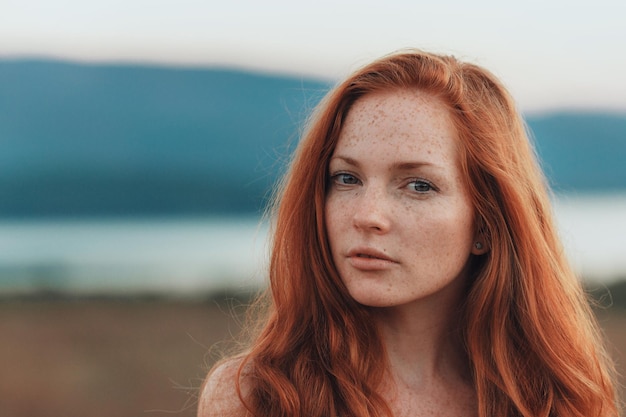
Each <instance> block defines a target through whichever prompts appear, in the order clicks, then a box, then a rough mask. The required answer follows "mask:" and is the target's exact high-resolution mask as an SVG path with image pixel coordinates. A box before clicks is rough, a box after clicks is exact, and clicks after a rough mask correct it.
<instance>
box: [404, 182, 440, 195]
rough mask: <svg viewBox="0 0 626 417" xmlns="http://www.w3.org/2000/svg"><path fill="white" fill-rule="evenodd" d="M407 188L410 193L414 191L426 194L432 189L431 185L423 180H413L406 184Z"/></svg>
mask: <svg viewBox="0 0 626 417" xmlns="http://www.w3.org/2000/svg"><path fill="white" fill-rule="evenodd" d="M408 186H409V187H410V188H411V190H412V191H416V192H418V193H427V192H429V191H432V190H433V189H434V187H433V185H432V184H431V183H429V182H428V181H424V180H413V181H411V182H410V183H409V184H408Z"/></svg>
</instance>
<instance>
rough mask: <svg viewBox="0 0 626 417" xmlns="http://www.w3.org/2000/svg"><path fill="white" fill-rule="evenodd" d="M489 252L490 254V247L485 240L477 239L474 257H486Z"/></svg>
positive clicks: (473, 249)
mask: <svg viewBox="0 0 626 417" xmlns="http://www.w3.org/2000/svg"><path fill="white" fill-rule="evenodd" d="M487 252H489V245H487V243H486V242H485V239H482V238H480V239H477V240H476V241H475V242H474V244H472V254H473V255H484V254H485V253H487Z"/></svg>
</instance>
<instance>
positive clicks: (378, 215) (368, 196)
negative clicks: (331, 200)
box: [353, 187, 391, 233]
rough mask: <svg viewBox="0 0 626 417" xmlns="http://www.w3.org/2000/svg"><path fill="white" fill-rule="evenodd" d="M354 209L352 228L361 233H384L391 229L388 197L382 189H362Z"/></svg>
mask: <svg viewBox="0 0 626 417" xmlns="http://www.w3.org/2000/svg"><path fill="white" fill-rule="evenodd" d="M360 197H361V198H359V199H358V201H356V204H355V208H354V216H353V221H354V226H355V227H356V228H357V229H361V230H363V231H370V232H375V233H386V232H387V231H389V228H390V227H391V217H390V215H391V206H390V202H389V196H387V195H386V192H385V190H384V189H383V188H378V187H364V189H363V192H362V193H361V196H360Z"/></svg>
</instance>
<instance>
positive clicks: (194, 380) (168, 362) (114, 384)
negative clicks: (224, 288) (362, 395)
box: [0, 299, 626, 417]
mask: <svg viewBox="0 0 626 417" xmlns="http://www.w3.org/2000/svg"><path fill="white" fill-rule="evenodd" d="M242 313H243V308H235V309H233V308H232V307H229V306H228V305H227V304H225V303H221V304H218V303H216V302H213V301H204V302H199V301H198V302H189V301H187V302H184V301H163V300H151V301H150V300H143V301H137V300H135V301H130V300H103V299H100V300H97V299H96V300H82V301H76V300H74V301H72V300H65V301H49V300H45V299H39V300H22V301H16V300H14V301H4V302H0V335H1V336H0V337H1V341H0V415H2V416H3V417H58V416H64V417H84V416H90V417H137V416H146V417H153V416H154V417H160V416H167V417H169V416H185V417H186V416H194V415H195V407H196V393H197V388H198V387H199V386H200V384H201V381H202V378H203V377H204V374H205V373H206V370H207V367H208V365H209V364H210V363H211V362H212V360H213V359H214V356H212V355H209V354H208V352H209V347H210V346H213V345H214V344H215V343H216V342H218V341H221V340H224V339H229V338H231V336H232V335H234V334H237V332H238V330H239V329H240V326H239V324H238V323H239V321H240V317H241V316H242ZM237 317H239V318H237ZM599 317H600V321H601V323H602V326H603V328H604V329H605V331H606V334H607V336H608V338H609V340H610V344H611V352H612V354H613V355H614V357H615V359H616V360H617V362H618V366H619V367H620V370H621V373H622V374H623V373H624V371H625V367H624V365H625V364H626V331H625V329H626V310H623V309H619V308H612V309H610V310H607V311H602V312H601V313H600V315H599ZM621 382H622V384H623V383H624V379H623V378H622V380H621Z"/></svg>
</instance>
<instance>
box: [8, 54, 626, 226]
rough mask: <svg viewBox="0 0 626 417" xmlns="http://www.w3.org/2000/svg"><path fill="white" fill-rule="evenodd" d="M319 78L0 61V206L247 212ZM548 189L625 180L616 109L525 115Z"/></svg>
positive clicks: (77, 212)
mask: <svg viewBox="0 0 626 417" xmlns="http://www.w3.org/2000/svg"><path fill="white" fill-rule="evenodd" d="M330 87H331V83H330V82H325V81H321V80H314V79H307V78H298V77H295V76H291V77H290V76H278V75H269V74H258V73H252V72H244V71H237V70H230V69H215V68H213V69H211V68H175V67H159V66H132V65H113V64H106V65H104V64H101V65H92V64H78V63H72V62H62V61H50V60H0V217H5V218H7V217H11V218H32V217H42V216H43V217H50V216H62V217H67V216H74V217H75V216H177V215H210V214H233V213H258V212H259V211H260V210H262V208H263V206H264V205H265V204H266V202H267V197H268V196H269V194H270V192H271V190H272V187H273V185H274V184H275V183H276V181H277V179H278V177H279V176H280V175H281V174H282V173H283V172H284V170H285V168H286V164H287V161H288V158H289V155H290V153H291V152H292V150H293V148H294V146H295V144H296V143H297V140H298V137H299V134H300V131H301V129H302V126H303V124H304V122H305V120H306V117H307V116H308V115H309V113H310V112H311V110H312V109H313V108H314V107H315V105H316V104H317V103H318V102H319V100H320V99H321V98H322V97H323V95H324V94H325V93H326V92H327V91H328V89H329V88H330ZM527 122H528V124H529V126H530V129H531V130H532V133H533V136H534V138H535V141H536V145H537V150H538V153H539V155H540V157H541V160H542V162H543V165H544V167H545V169H546V172H547V174H548V176H549V179H550V181H551V183H552V184H553V186H554V188H555V189H556V190H557V191H575V192H602V191H615V190H626V166H625V164H624V163H623V161H624V160H625V158H626V115H615V114H613V115H611V114H603V113H556V114H550V115H541V116H533V117H529V118H528V120H527Z"/></svg>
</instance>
